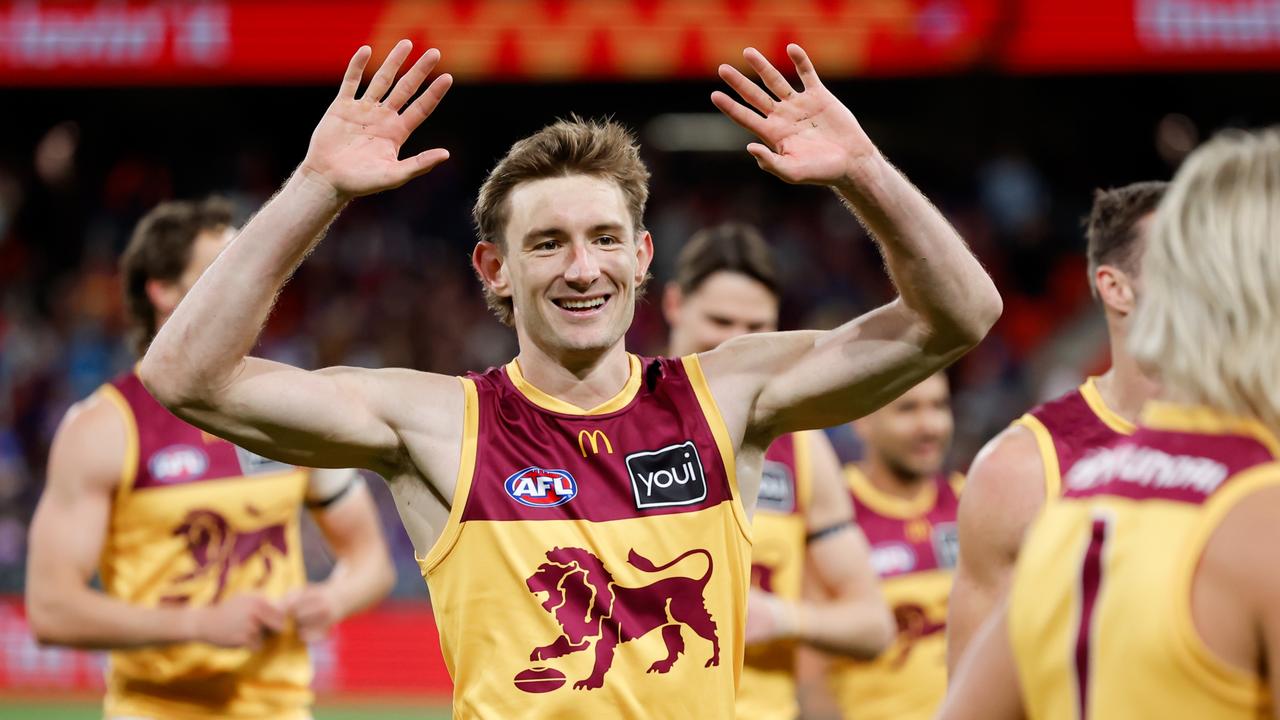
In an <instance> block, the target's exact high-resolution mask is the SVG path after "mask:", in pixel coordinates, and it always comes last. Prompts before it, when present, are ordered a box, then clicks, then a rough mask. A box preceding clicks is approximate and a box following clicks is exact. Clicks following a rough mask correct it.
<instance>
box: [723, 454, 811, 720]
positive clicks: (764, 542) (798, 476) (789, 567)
mask: <svg viewBox="0 0 1280 720" xmlns="http://www.w3.org/2000/svg"><path fill="white" fill-rule="evenodd" d="M815 432H821V431H815ZM811 442H812V439H811V437H810V434H809V433H790V434H788V435H783V436H782V437H780V438H778V439H777V440H775V441H774V442H773V444H771V445H770V446H769V449H768V451H766V452H765V457H764V469H763V473H762V476H761V479H760V495H759V498H758V499H757V501H756V513H755V516H754V517H753V518H752V521H751V533H752V541H753V544H752V547H751V584H752V585H753V586H754V587H758V588H760V589H761V590H765V591H767V592H771V593H773V594H774V595H777V596H778V597H780V598H782V599H784V600H787V601H790V602H797V601H799V600H800V590H801V585H802V583H801V581H802V580H803V576H804V561H805V546H806V543H805V538H806V537H807V535H808V530H809V528H808V521H807V514H808V509H809V499H810V497H811V493H812V487H813V480H812V470H811V465H810V455H809V444H810V443H811ZM795 650H796V647H795V642H793V641H782V640H780V641H775V642H769V643H763V644H759V645H749V646H747V652H746V664H745V665H743V668H742V682H741V683H740V684H739V687H738V702H737V717H738V718H740V719H741V720H795V718H797V717H799V715H800V704H799V702H798V701H797V699H796V678H795V664H796V658H795Z"/></svg>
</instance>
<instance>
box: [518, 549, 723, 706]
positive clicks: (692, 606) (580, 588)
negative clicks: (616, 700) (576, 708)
mask: <svg viewBox="0 0 1280 720" xmlns="http://www.w3.org/2000/svg"><path fill="white" fill-rule="evenodd" d="M692 555H702V556H703V557H705V558H706V559H707V570H706V572H704V573H703V574H702V576H701V577H697V578H692V577H686V576H676V577H669V578H663V579H661V580H657V581H655V582H653V583H650V584H648V585H644V586H641V587H623V586H620V585H618V584H616V583H615V582H614V579H613V575H612V574H611V573H610V572H609V571H608V570H606V569H605V567H604V563H602V562H601V561H600V558H598V557H596V556H595V555H593V554H591V553H590V552H588V551H587V550H583V549H582V548H555V549H553V550H548V551H547V554H546V556H547V562H544V563H542V564H541V565H539V566H538V569H537V570H536V571H534V573H533V574H532V575H530V576H529V578H528V579H527V580H526V581H525V585H527V586H528V588H529V592H531V593H533V594H534V595H535V596H536V595H538V594H539V593H546V594H547V599H546V600H545V601H543V602H542V608H543V609H544V610H546V611H547V612H549V613H551V615H552V616H553V617H555V619H556V622H557V623H559V625H560V628H561V629H562V630H563V632H562V634H561V635H560V637H558V638H556V640H555V642H553V643H551V644H550V645H545V646H543V647H538V648H534V650H533V652H532V653H530V654H529V659H530V660H533V661H538V660H549V659H551V658H558V657H561V656H564V655H568V654H570V653H575V652H581V651H583V650H587V649H590V648H591V647H592V646H594V647H595V666H594V669H593V670H592V672H591V675H589V676H588V677H586V678H584V679H582V680H579V681H577V682H575V683H574V684H573V687H574V689H575V690H591V689H595V688H599V687H602V686H603V685H604V676H605V674H606V673H608V672H609V668H610V667H611V666H612V664H613V653H614V649H615V648H616V647H617V646H618V645H619V644H621V643H625V642H630V641H631V640H635V639H637V638H640V637H643V636H644V635H647V634H648V633H650V632H652V631H654V630H657V629H659V628H661V629H662V640H663V642H665V643H666V647H667V656H666V657H664V658H662V659H660V660H656V661H654V663H653V664H652V665H650V666H649V670H648V672H651V673H655V672H656V673H665V672H668V671H670V670H671V666H673V665H675V663H676V659H677V658H678V657H679V656H680V654H681V653H683V652H684V638H682V637H681V635H680V629H681V628H682V627H688V628H689V629H690V630H692V631H693V632H695V633H697V634H698V635H699V636H701V637H702V638H703V639H705V640H706V641H707V642H710V643H711V657H710V658H709V659H708V660H707V661H706V663H705V664H704V667H712V666H715V665H719V664H720V639H719V638H718V637H717V635H716V623H715V620H713V619H712V617H711V613H710V612H708V611H707V606H706V600H705V599H704V598H703V589H704V588H705V587H706V585H707V580H708V579H709V578H710V577H711V571H712V565H713V564H712V561H711V553H709V552H707V551H706V550H702V549H694V550H689V551H688V552H686V553H684V554H683V555H680V556H679V557H677V558H676V559H674V560H672V561H671V562H669V563H667V564H665V565H654V564H653V562H652V561H650V560H649V559H648V558H646V557H643V556H642V555H640V554H639V553H637V552H636V551H635V550H632V551H631V552H630V553H629V554H628V555H627V562H629V563H630V564H631V565H632V566H634V567H636V568H639V569H640V570H643V571H644V572H649V573H656V572H661V571H663V570H666V569H667V568H670V567H672V566H674V565H676V564H677V563H679V562H681V561H682V560H684V559H686V558H688V557H690V556H692Z"/></svg>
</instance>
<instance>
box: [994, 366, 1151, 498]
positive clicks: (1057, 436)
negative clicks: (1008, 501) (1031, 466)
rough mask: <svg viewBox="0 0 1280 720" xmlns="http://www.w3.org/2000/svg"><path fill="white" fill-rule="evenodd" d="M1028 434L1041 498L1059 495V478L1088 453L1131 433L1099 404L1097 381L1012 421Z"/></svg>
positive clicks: (1121, 420) (1130, 425) (1129, 425)
mask: <svg viewBox="0 0 1280 720" xmlns="http://www.w3.org/2000/svg"><path fill="white" fill-rule="evenodd" d="M1014 425H1021V426H1023V427H1025V428H1027V429H1028V430H1030V431H1031V433H1032V435H1034V436H1035V438H1036V445H1037V446H1038V447H1039V448H1040V461H1041V462H1042V463H1043V465H1044V487H1045V498H1047V499H1053V498H1056V497H1058V496H1059V495H1060V494H1061V493H1062V478H1063V477H1065V476H1066V474H1067V473H1068V472H1069V471H1070V470H1071V467H1072V466H1073V465H1075V464H1076V462H1078V461H1079V460H1080V458H1082V457H1084V456H1085V455H1086V454H1087V453H1088V452H1089V451H1090V450H1093V449H1094V448H1098V447H1101V446H1103V445H1107V444H1109V443H1112V442H1114V441H1116V440H1118V439H1120V438H1122V437H1126V436H1129V435H1132V434H1133V430H1134V427H1133V423H1131V422H1129V421H1128V420H1125V419H1124V418H1123V417H1121V416H1120V415H1119V414H1117V413H1116V412H1115V411H1114V410H1112V409H1111V408H1109V407H1107V404H1106V403H1105V402H1103V400H1102V395H1101V394H1100V393H1099V392H1098V385H1097V378H1093V377H1091V378H1089V379H1088V380H1085V381H1084V384H1082V385H1081V386H1080V387H1078V388H1076V389H1075V390H1072V391H1071V392H1069V393H1067V394H1066V395H1063V396H1062V397H1059V398H1057V399H1056V400H1050V401H1049V402H1047V403H1044V404H1043V405H1040V406H1038V407H1036V408H1033V409H1032V410H1031V411H1030V412H1028V413H1027V414H1025V415H1023V416H1022V417H1020V418H1018V419H1017V420H1015V421H1014Z"/></svg>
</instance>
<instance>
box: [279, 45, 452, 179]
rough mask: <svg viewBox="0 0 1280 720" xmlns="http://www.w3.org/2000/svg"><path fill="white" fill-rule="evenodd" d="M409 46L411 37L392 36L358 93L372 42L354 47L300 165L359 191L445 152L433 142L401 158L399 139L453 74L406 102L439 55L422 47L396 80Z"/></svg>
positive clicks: (415, 170)
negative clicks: (379, 64)
mask: <svg viewBox="0 0 1280 720" xmlns="http://www.w3.org/2000/svg"><path fill="white" fill-rule="evenodd" d="M412 49H413V43H411V42H409V41H408V40H401V41H400V42H398V43H396V46H395V48H393V49H392V50H391V53H390V54H388V55H387V59H386V60H385V61H383V63H382V67H380V68H378V72H377V73H375V74H374V76H373V79H372V80H371V81H370V82H369V87H367V88H366V89H365V91H364V95H362V96H361V97H359V98H357V97H356V90H358V89H359V87H360V79H361V78H362V77H363V76H364V68H365V65H366V64H367V63H368V62H369V57H370V56H371V55H372V54H373V50H372V49H371V48H370V47H369V46H367V45H365V46H362V47H361V48H360V49H359V50H357V51H356V54H355V55H354V56H352V58H351V63H350V64H349V65H348V66H347V74H346V76H345V77H344V78H343V80H342V86H341V87H340V88H339V89H338V96H337V97H336V98H334V100H333V103H331V104H330V105H329V109H328V110H326V111H325V114H324V117H322V118H320V124H319V125H317V126H316V129H315V132H313V133H312V134H311V145H310V146H309V147H308V148H307V156H306V158H305V159H304V160H303V161H302V168H301V169H302V170H303V171H305V172H308V173H310V174H311V175H313V176H314V177H317V178H319V179H321V180H323V181H324V182H327V183H328V184H329V185H330V186H332V187H333V189H334V190H335V191H336V192H337V193H339V194H340V195H344V196H347V197H356V196H359V195H370V194H372V193H376V192H380V191H382V190H389V189H391V188H396V187H400V186H401V185H403V184H405V183H406V182H408V181H409V180H411V179H413V178H415V177H417V176H419V175H423V174H426V173H427V172H430V171H431V169H432V168H434V167H435V166H436V165H439V164H440V163H442V162H444V161H445V160H447V159H448V158H449V152H448V151H447V150H444V149H442V148H433V149H431V150H427V151H425V152H422V153H419V154H417V155H415V156H413V157H410V158H405V159H404V160H401V159H400V147H401V146H402V145H404V142H405V140H407V139H408V138H409V135H410V134H412V133H413V131H414V130H415V129H417V127H418V126H419V125H421V124H422V121H423V120H426V119H427V117H428V116H430V115H431V113H432V111H434V110H435V109H436V106H437V105H438V104H439V103H440V100H441V99H442V98H443V97H444V95H445V93H446V92H448V90H449V86H450V85H452V84H453V78H452V77H451V76H449V75H447V74H446V75H441V76H439V77H437V78H436V79H435V80H434V81H432V83H431V84H430V85H429V86H428V87H427V89H426V91H425V92H423V93H422V95H420V96H419V97H418V99H416V100H414V101H413V102H412V103H410V102H409V100H410V99H411V98H412V97H413V95H414V93H416V92H417V91H418V88H419V87H421V86H422V82H423V81H424V80H426V79H427V76H428V75H430V74H431V71H432V70H434V69H435V67H436V64H437V63H439V62H440V51H439V50H436V49H435V48H432V49H430V50H428V51H426V52H424V53H423V54H422V56H421V57H419V58H418V61H417V62H415V63H414V64H413V67H411V68H409V71H408V72H406V73H405V74H404V76H403V77H401V78H400V80H399V81H397V82H395V85H394V87H393V86H392V81H395V79H396V74H397V73H399V72H400V66H401V65H402V64H403V63H404V61H405V59H406V58H408V56H409V52H410V51H411V50H412ZM388 89H390V91H391V92H390V93H389V94H388V92H387V91H388ZM384 96H385V97H384ZM406 104H407V106H406ZM402 109H403V112H401V110H402Z"/></svg>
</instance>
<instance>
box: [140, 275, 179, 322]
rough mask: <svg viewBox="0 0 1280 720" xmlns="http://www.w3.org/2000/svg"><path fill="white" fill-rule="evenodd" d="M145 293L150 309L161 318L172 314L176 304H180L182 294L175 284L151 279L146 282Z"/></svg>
mask: <svg viewBox="0 0 1280 720" xmlns="http://www.w3.org/2000/svg"><path fill="white" fill-rule="evenodd" d="M146 291H147V299H148V300H150V301H151V307H153V308H155V312H156V315H157V316H159V317H161V318H165V317H168V316H169V315H170V314H172V313H173V311H174V309H175V308H177V307H178V303H180V302H182V295H183V293H182V290H181V289H179V288H178V284H177V283H172V282H168V281H166V280H156V279H154V278H153V279H151V280H148V281H147V284H146Z"/></svg>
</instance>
